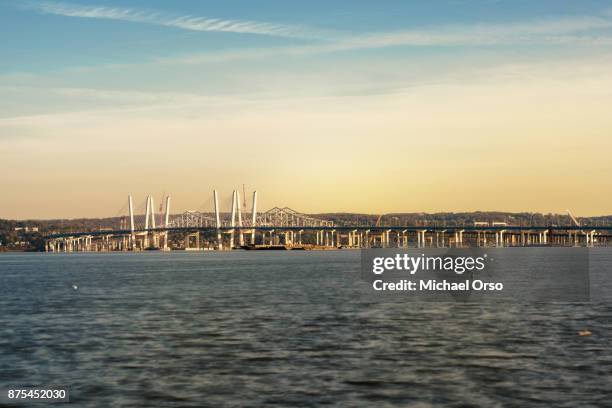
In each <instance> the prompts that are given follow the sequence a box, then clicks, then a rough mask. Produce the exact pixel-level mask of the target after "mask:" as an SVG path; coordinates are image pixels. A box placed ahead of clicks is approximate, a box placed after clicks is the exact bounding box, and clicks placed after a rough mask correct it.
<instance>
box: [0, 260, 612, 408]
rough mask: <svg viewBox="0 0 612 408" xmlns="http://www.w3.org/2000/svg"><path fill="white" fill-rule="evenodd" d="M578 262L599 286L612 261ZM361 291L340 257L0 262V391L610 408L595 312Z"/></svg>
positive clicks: (198, 401)
mask: <svg viewBox="0 0 612 408" xmlns="http://www.w3.org/2000/svg"><path fill="white" fill-rule="evenodd" d="M527 250H529V249H527ZM531 250H537V249H531ZM591 253H592V255H591V259H592V261H591V265H592V268H595V269H597V272H598V273H599V274H600V275H602V276H605V275H606V274H607V273H608V272H609V273H610V274H612V249H593V250H592V251H591ZM594 285H595V289H597V288H599V289H600V291H601V288H602V287H604V288H606V286H605V283H604V284H598V283H597V282H596V281H594ZM367 290H369V287H367V285H364V282H362V281H360V279H359V252H358V251H349V250H347V251H322V252H318V251H312V252H310V251H307V252H298V251H278V252H276V251H271V252H266V251H234V252H231V253H219V252H200V253H185V252H172V253H156V252H146V253H108V254H0V330H1V333H2V336H1V337H0V389H7V388H11V387H24V386H37V387H51V386H56V387H63V388H68V389H69V394H70V403H69V406H87V407H89V406H91V407H120V406H126V407H132V406H136V407H138V406H150V407H165V406H170V407H184V406H194V407H226V406H228V407H230V406H231V407H240V406H254V407H257V406H286V407H300V406H324V405H325V406H341V407H346V406H363V407H387V406H389V407H391V406H415V407H429V406H435V407H438V406H441V407H468V406H482V407H495V406H500V407H501V406H511V407H529V406H542V407H548V406H555V407H578V406H580V407H588V406H602V407H603V406H612V341H611V339H612V303H610V301H608V300H606V299H605V296H604V297H603V298H598V299H597V300H593V301H591V302H587V303H552V304H513V303H511V302H510V303H508V302H505V303H501V304H486V305H478V304H465V303H435V302H429V303H418V302H401V301H400V302H394V303H392V304H389V303H385V302H379V301H377V300H376V299H372V298H371V297H368V296H366V294H365V292H367ZM603 292H604V293H603V294H604V295H605V294H606V293H607V289H606V290H604V291H603ZM611 297H612V296H611ZM582 329H589V330H590V331H591V332H592V335H591V336H579V335H578V332H579V331H580V330H582ZM3 403H4V404H8V402H7V401H5V400H2V402H1V403H0V405H2V404H3ZM30 404H31V403H28V405H30ZM58 405H61V404H58ZM9 406H10V405H9Z"/></svg>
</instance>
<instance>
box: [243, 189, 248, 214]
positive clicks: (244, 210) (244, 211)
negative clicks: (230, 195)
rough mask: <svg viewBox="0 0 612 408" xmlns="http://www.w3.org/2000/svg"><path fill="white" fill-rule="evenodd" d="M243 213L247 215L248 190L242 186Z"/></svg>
mask: <svg viewBox="0 0 612 408" xmlns="http://www.w3.org/2000/svg"><path fill="white" fill-rule="evenodd" d="M242 213H243V214H246V213H247V201H246V188H245V187H244V184H243V185H242Z"/></svg>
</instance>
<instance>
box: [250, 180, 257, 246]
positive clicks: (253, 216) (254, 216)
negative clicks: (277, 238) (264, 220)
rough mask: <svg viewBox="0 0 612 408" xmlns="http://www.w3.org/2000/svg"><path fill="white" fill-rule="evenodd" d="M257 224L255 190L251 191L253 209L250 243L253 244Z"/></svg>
mask: <svg viewBox="0 0 612 408" xmlns="http://www.w3.org/2000/svg"><path fill="white" fill-rule="evenodd" d="M256 226H257V190H255V191H253V210H252V211H251V227H252V228H253V229H252V230H251V245H255V227H256Z"/></svg>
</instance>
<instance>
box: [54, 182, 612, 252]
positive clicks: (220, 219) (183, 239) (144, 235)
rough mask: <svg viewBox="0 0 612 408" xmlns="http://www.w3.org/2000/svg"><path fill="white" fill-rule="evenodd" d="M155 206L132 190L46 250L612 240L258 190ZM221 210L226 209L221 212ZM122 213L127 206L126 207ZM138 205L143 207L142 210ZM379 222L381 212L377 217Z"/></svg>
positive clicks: (579, 229) (600, 229)
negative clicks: (392, 216)
mask: <svg viewBox="0 0 612 408" xmlns="http://www.w3.org/2000/svg"><path fill="white" fill-rule="evenodd" d="M162 201H163V205H162V206H160V207H159V210H158V212H157V213H156V212H155V205H154V199H153V196H150V195H149V196H147V197H146V200H145V201H144V204H143V205H142V207H139V208H136V209H135V208H134V202H133V200H132V197H131V196H128V199H127V202H126V205H125V206H124V208H125V210H126V211H127V214H125V215H124V216H122V217H120V218H119V220H120V221H119V225H117V226H116V228H111V229H104V230H98V231H81V232H70V233H58V234H51V235H48V236H47V237H46V238H45V242H46V244H45V248H46V250H47V251H48V252H74V251H140V250H151V249H153V250H155V249H157V250H171V249H182V250H207V249H210V250H212V249H215V250H230V249H236V248H244V249H334V248H371V247H382V248H385V247H418V248H421V247H442V248H446V247H465V246H475V247H488V246H493V247H507V246H587V247H592V246H602V245H608V243H609V242H612V239H611V238H612V235H611V234H612V226H587V225H582V226H581V225H578V224H577V223H576V225H574V226H529V227H525V226H511V225H505V224H503V223H502V224H499V223H498V224H496V223H493V224H488V223H475V225H472V226H428V227H423V226H408V225H407V226H397V225H394V226H385V225H378V224H379V223H378V222H377V223H376V225H361V226H353V225H336V224H335V223H334V222H332V221H330V220H325V219H321V218H319V217H315V216H311V215H308V214H303V213H300V212H298V211H295V210H293V209H291V208H288V207H282V208H281V207H273V208H271V209H269V210H267V211H263V212H259V211H258V208H257V191H254V192H253V193H252V196H251V205H250V206H248V208H247V201H246V200H243V201H242V202H241V199H240V193H239V191H237V190H234V191H233V192H232V195H231V198H229V199H227V200H224V201H222V202H220V200H219V194H218V193H217V191H216V190H214V191H213V193H212V195H211V197H210V198H209V199H208V200H207V201H206V202H205V203H204V204H203V205H202V207H204V208H206V207H207V208H208V211H206V210H205V209H200V210H197V211H185V212H182V213H179V214H172V213H171V204H172V200H171V197H170V196H166V197H164V198H163V199H162ZM222 208H226V209H228V211H222ZM121 211H123V209H122V210H121ZM138 211H142V212H144V214H142V212H141V213H140V214H136V213H137V212H138ZM379 220H380V217H379Z"/></svg>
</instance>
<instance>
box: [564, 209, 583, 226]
mask: <svg viewBox="0 0 612 408" xmlns="http://www.w3.org/2000/svg"><path fill="white" fill-rule="evenodd" d="M565 211H567V214H568V215H569V216H570V218H571V219H572V221H574V224H576V226H577V227H579V226H580V223H579V222H578V220H577V219H576V217H574V216H573V215H572V212H571V211H570V210H565Z"/></svg>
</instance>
